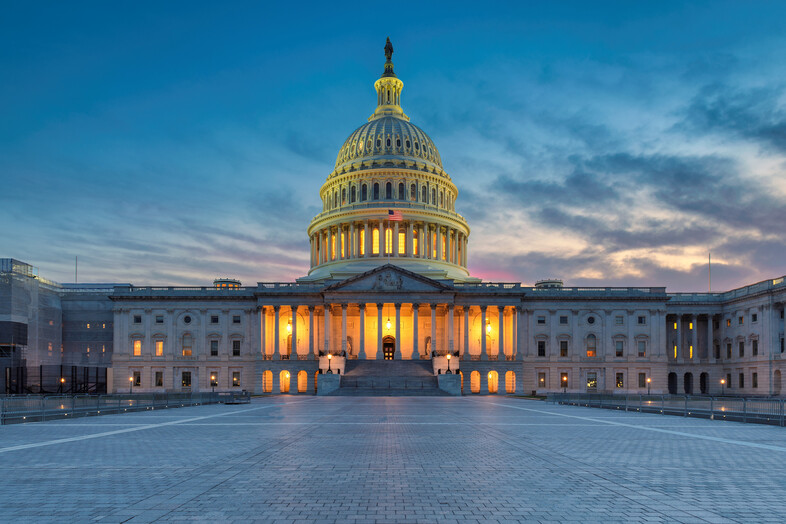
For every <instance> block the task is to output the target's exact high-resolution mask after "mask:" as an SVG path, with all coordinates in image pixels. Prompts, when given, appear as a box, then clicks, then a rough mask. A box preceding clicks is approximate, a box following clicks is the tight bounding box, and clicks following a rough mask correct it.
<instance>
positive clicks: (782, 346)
mask: <svg viewBox="0 0 786 524" xmlns="http://www.w3.org/2000/svg"><path fill="white" fill-rule="evenodd" d="M784 349H786V347H784V343H783V339H781V353H783V350H784Z"/></svg>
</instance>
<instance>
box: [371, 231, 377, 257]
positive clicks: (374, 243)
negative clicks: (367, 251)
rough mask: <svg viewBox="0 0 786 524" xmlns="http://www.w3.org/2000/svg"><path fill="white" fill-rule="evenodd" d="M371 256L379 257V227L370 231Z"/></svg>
mask: <svg viewBox="0 0 786 524" xmlns="http://www.w3.org/2000/svg"><path fill="white" fill-rule="evenodd" d="M371 254H372V255H379V227H375V228H373V229H372V230H371Z"/></svg>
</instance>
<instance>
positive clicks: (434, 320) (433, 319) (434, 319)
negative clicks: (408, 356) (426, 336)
mask: <svg viewBox="0 0 786 524" xmlns="http://www.w3.org/2000/svg"><path fill="white" fill-rule="evenodd" d="M436 350H437V305H436V304H431V351H436ZM432 354H433V353H432ZM429 357H431V355H429Z"/></svg>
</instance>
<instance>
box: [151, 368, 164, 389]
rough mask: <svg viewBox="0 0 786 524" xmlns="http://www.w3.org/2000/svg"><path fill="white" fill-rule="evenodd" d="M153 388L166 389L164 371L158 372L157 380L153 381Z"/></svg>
mask: <svg viewBox="0 0 786 524" xmlns="http://www.w3.org/2000/svg"><path fill="white" fill-rule="evenodd" d="M153 386H154V387H157V388H163V387H164V372H163V371H156V374H155V379H154V381H153Z"/></svg>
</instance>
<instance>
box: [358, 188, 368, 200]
mask: <svg viewBox="0 0 786 524" xmlns="http://www.w3.org/2000/svg"><path fill="white" fill-rule="evenodd" d="M366 200H368V186H367V185H366V184H363V187H361V188H360V201H361V202H365V201H366Z"/></svg>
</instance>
